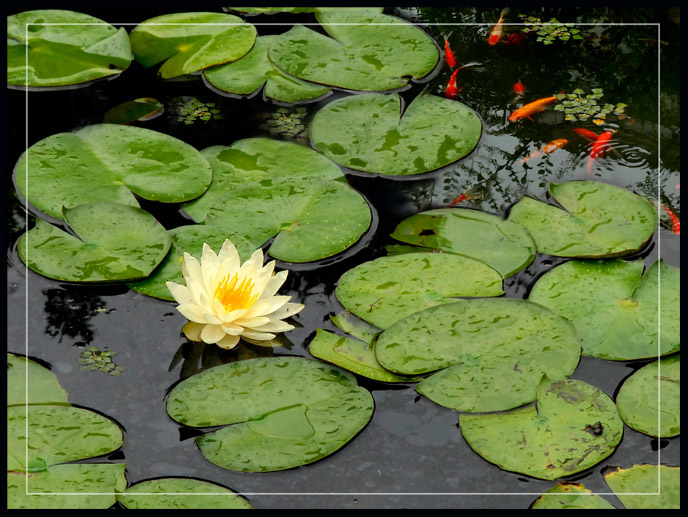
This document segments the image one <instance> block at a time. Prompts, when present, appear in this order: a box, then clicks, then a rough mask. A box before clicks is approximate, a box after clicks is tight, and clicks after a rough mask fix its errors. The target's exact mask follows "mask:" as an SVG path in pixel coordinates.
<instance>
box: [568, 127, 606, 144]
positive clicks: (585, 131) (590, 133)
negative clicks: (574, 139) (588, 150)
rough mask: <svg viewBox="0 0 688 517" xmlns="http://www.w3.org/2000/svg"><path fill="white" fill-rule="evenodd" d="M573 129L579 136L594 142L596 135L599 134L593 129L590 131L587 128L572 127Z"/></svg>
mask: <svg viewBox="0 0 688 517" xmlns="http://www.w3.org/2000/svg"><path fill="white" fill-rule="evenodd" d="M574 131H575V132H576V133H577V134H579V135H580V136H582V137H583V138H585V139H586V140H590V141H591V142H594V141H595V140H597V137H598V136H600V135H598V134H597V133H595V132H594V131H590V130H589V129H584V128H582V127H577V128H574Z"/></svg>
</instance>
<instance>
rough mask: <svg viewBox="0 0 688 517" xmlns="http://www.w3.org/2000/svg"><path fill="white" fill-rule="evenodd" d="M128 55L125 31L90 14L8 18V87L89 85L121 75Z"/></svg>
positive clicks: (41, 12) (39, 13) (35, 14)
mask: <svg viewBox="0 0 688 517" xmlns="http://www.w3.org/2000/svg"><path fill="white" fill-rule="evenodd" d="M131 59H132V55H131V46H130V44H129V35H128V34H127V31H126V30H125V29H124V28H120V29H116V28H115V27H113V26H112V25H109V24H107V23H106V22H104V21H103V20H99V19H98V18H94V17H93V16H89V15H87V14H82V13H77V12H73V11H65V10H60V9H46V10H37V11H26V12H23V13H19V14H15V15H12V16H8V17H7V84H8V85H10V86H15V87H17V86H18V87H28V88H45V87H56V86H71V85H77V84H83V83H88V82H89V81H92V80H95V79H101V78H103V77H109V76H113V75H117V74H120V73H121V72H122V71H123V70H125V69H127V68H128V67H129V65H130V64H131ZM27 65H28V66H27Z"/></svg>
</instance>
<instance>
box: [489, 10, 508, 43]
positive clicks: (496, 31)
mask: <svg viewBox="0 0 688 517" xmlns="http://www.w3.org/2000/svg"><path fill="white" fill-rule="evenodd" d="M507 14H509V8H508V7H505V8H504V9H502V12H501V13H499V20H498V21H497V25H495V26H494V27H493V28H492V32H490V37H489V38H488V39H487V42H488V43H489V44H490V45H493V46H494V45H496V44H497V43H499V40H500V39H502V25H503V23H504V16H506V15H507Z"/></svg>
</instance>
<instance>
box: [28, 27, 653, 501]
mask: <svg viewBox="0 0 688 517" xmlns="http://www.w3.org/2000/svg"><path fill="white" fill-rule="evenodd" d="M32 25H40V26H45V25H52V26H71V25H86V26H100V25H103V26H114V25H131V26H142V25H175V26H176V25H194V26H195V25H212V26H214V25H220V26H222V25H229V26H232V25H236V26H241V25H254V26H256V25H289V26H294V25H315V26H324V25H402V26H416V25H419V26H440V25H441V26H445V25H449V26H465V25H481V26H482V25H487V26H493V25H494V23H484V22H480V23H478V22H476V23H441V22H431V23H422V22H418V23H410V22H409V23H328V22H325V23H301V24H294V23H265V22H263V23H250V22H241V23H238V22H237V23H201V22H197V23H183V22H181V23H146V22H142V23H131V22H125V23H114V22H113V23H107V22H103V23H77V22H73V23H67V22H65V23H35V22H30V23H27V24H25V38H26V39H25V41H28V40H29V27H30V26H32ZM505 25H508V26H513V25H524V26H526V25H527V26H532V25H556V26H574V27H575V26H646V27H652V26H655V27H657V88H658V92H657V255H658V261H659V259H660V258H661V228H660V226H659V223H660V209H661V206H660V203H661V199H660V193H661V165H660V163H661V159H660V157H661V153H660V150H661V147H660V142H661V134H660V124H661V99H660V93H661V92H660V89H661V82H660V81H661V73H660V66H661V64H660V56H661V47H660V40H661V24H659V23H576V22H566V23H549V22H547V23H539V24H532V23H508V24H505ZM25 56H26V59H25V65H26V84H27V85H28V84H29V47H28V46H27V47H26V52H25ZM25 98H26V101H25V103H26V106H25V116H26V128H25V146H26V153H28V151H29V116H28V115H29V89H28V87H27V88H26V91H25ZM25 174H26V198H27V199H28V192H29V181H28V180H29V160H28V155H27V160H26V172H25ZM24 216H25V225H26V226H28V202H27V203H26V204H25V206H24ZM28 241H29V239H28V237H27V238H26V239H25V242H26V256H27V259H28V250H29V243H28ZM24 270H25V276H26V284H25V297H26V299H25V302H26V307H25V322H24V325H25V330H26V342H25V350H26V356H27V357H28V356H29V330H28V327H29V318H28V311H29V273H28V265H27V264H24ZM657 277H658V288H657V307H658V309H657V360H658V364H657V367H658V375H657V399H658V400H657V402H658V408H661V388H660V378H659V377H660V372H661V367H660V364H659V359H660V358H661V355H660V352H661V326H660V307H661V304H660V300H661V295H660V292H661V271H660V268H659V267H658V268H657ZM28 369H29V367H28V362H26V363H25V390H26V393H25V403H26V406H25V413H26V448H25V461H26V464H27V465H28V463H29V460H28V457H29V446H28V443H29V380H28ZM657 423H658V427H659V425H660V424H661V411H659V410H658V411H657ZM657 439H658V440H659V438H657ZM660 451H661V449H660V448H659V447H657V465H658V466H661V452H660ZM505 472H509V471H505ZM25 487H26V492H25V495H103V494H108V492H95V493H91V492H77V493H68V492H64V493H63V492H29V491H28V490H29V476H26V480H25ZM657 490H658V492H656V493H609V494H608V493H605V492H596V493H597V494H598V495H661V469H659V468H658V469H657ZM243 494H248V495H281V496H283V495H444V496H451V495H462V496H463V495H514V496H519V495H529V496H530V495H538V494H533V493H526V492H518V493H513V492H484V493H483V492H480V493H478V492H470V493H459V492H447V493H445V492H437V493H431V492H421V493H416V492H372V493H368V492H360V493H359V492H344V493H339V492H315V493H310V492H293V493H289V492H285V493H282V492H279V493H275V492H244V493H243ZM140 495H144V494H140ZM146 495H147V494H146ZM155 495H199V494H195V493H185V492H172V493H163V492H160V493H156V494H155ZM227 495H229V494H227ZM232 495H242V494H241V493H237V494H232ZM539 495H553V494H539ZM565 495H589V494H565Z"/></svg>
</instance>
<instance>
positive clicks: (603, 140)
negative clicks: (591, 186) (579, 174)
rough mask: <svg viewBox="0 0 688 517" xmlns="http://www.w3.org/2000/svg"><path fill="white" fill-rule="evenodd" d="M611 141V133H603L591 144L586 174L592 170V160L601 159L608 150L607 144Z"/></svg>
mask: <svg viewBox="0 0 688 517" xmlns="http://www.w3.org/2000/svg"><path fill="white" fill-rule="evenodd" d="M611 139H612V132H611V131H605V132H604V133H602V134H601V135H600V136H598V137H597V138H596V139H595V142H594V143H593V144H592V150H591V151H590V157H589V158H588V174H590V170H591V169H592V162H593V160H594V159H595V158H599V157H601V156H602V155H603V154H604V152H605V151H606V150H607V148H609V142H610V141H611Z"/></svg>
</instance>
